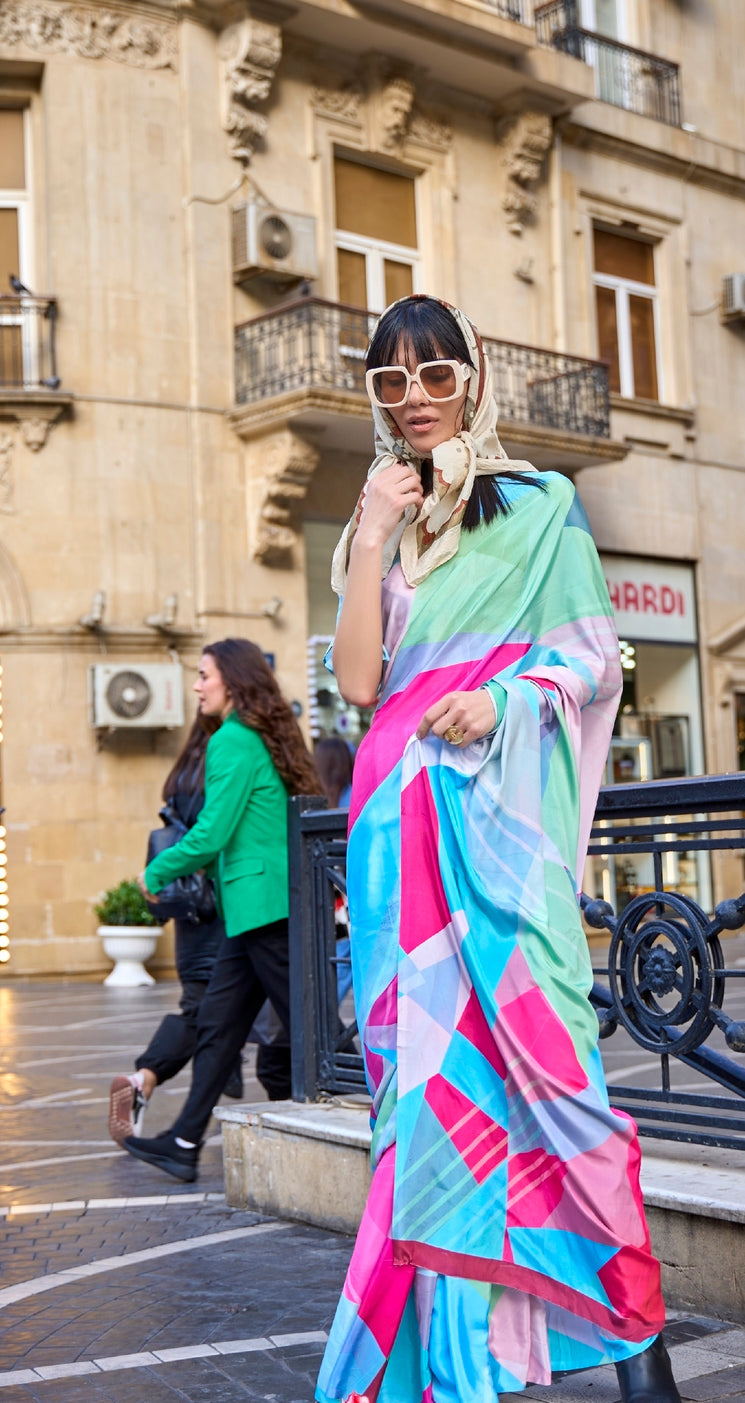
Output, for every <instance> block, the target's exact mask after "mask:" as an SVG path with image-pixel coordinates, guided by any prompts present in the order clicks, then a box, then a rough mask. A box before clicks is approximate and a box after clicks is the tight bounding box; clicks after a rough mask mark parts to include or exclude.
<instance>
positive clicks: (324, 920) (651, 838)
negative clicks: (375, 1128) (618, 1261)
mask: <svg viewBox="0 0 745 1403" xmlns="http://www.w3.org/2000/svg"><path fill="white" fill-rule="evenodd" d="M346 828H347V814H346V811H343V810H338V809H335V810H327V809H325V808H324V807H323V800H316V799H302V798H301V799H294V800H292V801H291V803H290V845H291V846H290V854H291V856H290V884H291V907H290V940H291V955H290V959H291V980H292V1017H293V1029H292V1055H293V1095H294V1097H295V1099H296V1100H301V1101H302V1100H314V1099H316V1098H318V1097H319V1096H323V1095H345V1094H346V1095H348V1094H350V1093H359V1092H362V1091H364V1089H365V1080H364V1074H363V1067H362V1058H361V1055H360V1053H359V1047H358V1043H357V1040H356V1039H357V1028H356V1025H355V1023H354V1021H353V1017H352V1016H350V1014H349V1013H347V1015H346V1019H345V1018H344V1006H342V1012H341V1015H340V1011H339V1007H338V1000H337V989H336V969H337V965H338V960H339V957H338V955H337V946H338V941H337V934H338V931H337V927H336V923H335V916H334V904H335V899H336V896H337V894H338V893H339V892H343V891H345V889H346V880H345V863H346ZM743 854H745V774H738V775H723V776H713V777H706V778H701V779H690V780H661V781H653V782H649V783H645V784H634V785H617V786H610V787H608V788H606V789H603V790H601V793H600V796H599V799H598V805H597V810H596V814H595V822H594V826H593V830H592V836H591V842H590V855H591V857H592V858H593V861H594V872H595V875H596V879H597V883H598V886H599V889H600V890H599V893H595V892H593V893H591V894H590V895H583V897H582V907H583V911H584V918H585V921H586V924H587V926H588V927H589V928H590V929H591V930H596V931H604V932H605V933H606V935H607V937H608V939H609V947H608V958H607V962H605V963H603V964H602V965H601V966H598V967H597V968H595V970H594V973H595V981H596V982H595V986H594V989H593V993H592V1002H593V1004H594V1006H595V1008H596V1011H597V1014H598V1019H599V1023H600V1037H601V1039H606V1038H609V1037H611V1036H613V1035H614V1034H618V1037H619V1039H623V1038H624V1037H626V1038H627V1041H628V1047H629V1049H630V1051H631V1053H632V1054H633V1055H636V1053H635V1049H636V1050H637V1052H638V1049H639V1048H642V1049H643V1050H644V1052H645V1054H646V1055H647V1057H648V1058H649V1059H650V1060H651V1062H652V1063H653V1065H654V1066H655V1067H656V1068H657V1073H658V1074H657V1076H656V1077H654V1076H652V1077H651V1078H650V1079H648V1084H640V1083H639V1082H637V1083H636V1084H629V1085H625V1084H623V1085H620V1084H616V1082H615V1081H611V1082H610V1083H609V1093H610V1099H611V1104H612V1105H613V1106H615V1107H616V1108H617V1109H620V1110H624V1111H627V1112H628V1113H629V1114H631V1115H632V1116H633V1117H634V1119H635V1120H636V1121H637V1124H638V1125H639V1129H640V1132H641V1133H642V1134H643V1135H648V1136H654V1137H656V1138H663V1139H667V1140H686V1141H693V1142H696V1143H700V1144H707V1145H719V1146H725V1147H729V1148H736V1149H745V1063H743V1062H742V1061H741V1060H740V1058H739V1057H738V1056H737V1054H739V1053H742V1052H745V1021H743V1020H745V1003H743V1004H742V1006H741V1008H740V1009H739V1010H737V1009H735V1016H734V1017H733V1016H732V1014H731V1013H730V1012H728V1011H726V1010H725V1007H724V1003H725V995H726V994H727V993H728V992H729V996H730V999H731V1000H732V1001H733V1002H735V1003H736V1002H737V995H738V994H739V993H741V992H743V993H745V991H742V989H741V986H740V985H739V983H738V981H739V980H741V979H742V978H745V967H743V968H740V967H738V966H735V967H732V968H730V967H728V965H727V963H726V960H725V958H724V954H723V949H722V944H721V941H720V936H721V935H722V934H723V933H725V932H733V931H737V930H739V929H740V928H741V927H743V926H745V893H744V892H742V891H740V888H741V887H742V886H743V885H744V883H743V869H742V857H743ZM712 855H714V857H715V860H717V855H718V860H720V861H721V860H722V859H723V858H725V857H727V855H729V862H730V868H731V869H732V864H733V861H734V877H733V872H732V870H730V873H729V880H730V882H734V887H735V890H736V891H737V894H736V895H734V896H730V897H728V898H726V899H724V900H722V901H720V902H719V903H718V904H717V905H716V906H715V907H713V908H712V901H711V896H710V892H711V880H712V874H711V859H712ZM644 861H647V862H648V865H649V871H648V873H647V874H646V880H644V881H640V883H639V889H638V890H637V891H636V892H633V891H632V892H631V893H630V892H629V890H628V886H626V887H625V888H624V893H625V894H624V899H625V900H626V904H625V906H624V907H623V909H622V910H620V911H617V910H614V907H613V905H612V904H611V902H609V901H606V900H605V899H604V897H603V895H602V891H603V889H604V887H605V886H606V885H607V884H608V883H611V886H612V874H613V868H614V865H616V864H619V865H622V866H623V868H624V870H625V871H626V872H628V869H629V865H630V864H631V865H633V866H634V867H635V869H636V870H637V871H638V872H640V873H641V872H643V864H644ZM684 862H685V864H686V869H685V870H686V875H687V881H686V890H681V889H680V886H681V884H680V882H679V880H678V879H679V877H680V872H681V865H682V864H683V863H684ZM676 887H677V888H678V889H676ZM725 948H726V947H725ZM738 1012H741V1014H742V1018H739V1017H737V1013H738ZM733 1053H734V1054H735V1056H732V1055H731V1054H733ZM631 1060H632V1062H633V1056H632V1058H631ZM681 1069H687V1071H686V1075H687V1074H688V1073H690V1072H693V1073H694V1074H695V1082H694V1089H691V1087H690V1084H689V1083H685V1084H684V1085H681V1084H680V1072H681ZM676 1083H677V1084H676ZM722 1093H724V1094H722Z"/></svg>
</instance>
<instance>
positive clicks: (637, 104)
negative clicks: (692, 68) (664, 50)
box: [535, 0, 681, 127]
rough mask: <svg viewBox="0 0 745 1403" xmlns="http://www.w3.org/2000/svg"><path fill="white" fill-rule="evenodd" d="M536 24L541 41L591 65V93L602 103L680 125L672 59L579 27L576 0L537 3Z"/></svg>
mask: <svg viewBox="0 0 745 1403" xmlns="http://www.w3.org/2000/svg"><path fill="white" fill-rule="evenodd" d="M535 28H536V37H537V39H538V42H539V43H540V44H546V45H550V46H551V47H552V48H554V49H560V50H561V52H562V53H565V54H570V55H571V56H572V58H578V59H581V60H582V62H583V63H589V64H590V65H591V66H592V68H593V69H594V71H595V92H596V94H597V96H598V97H599V98H600V99H601V100H602V101H603V102H611V103H613V105H614V106H615V107H625V108H627V109H628V111H630V112H638V113H639V114H640V115H641V116H642V117H653V118H654V119H655V120H656V121H658V122H667V123H668V124H669V125H670V126H673V127H679V126H680V123H681V104H680V73H679V69H678V65H677V64H676V63H670V62H669V61H668V60H667V59H663V58H658V57H657V55H656V54H648V53H645V52H644V50H643V49H634V48H631V47H630V46H629V45H628V44H622V43H621V42H620V41H619V40H618V39H611V38H610V37H609V36H608V35H605V34H597V33H595V32H593V31H592V30H589V29H583V28H582V25H581V19H580V14H579V5H578V3H577V0H549V3H548V4H545V5H537V6H536V10H535Z"/></svg>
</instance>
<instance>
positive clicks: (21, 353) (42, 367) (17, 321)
mask: <svg viewBox="0 0 745 1403" xmlns="http://www.w3.org/2000/svg"><path fill="white" fill-rule="evenodd" d="M56 319H57V303H56V300H55V298H53V297H33V296H31V295H30V294H26V293H22V294H21V295H20V296H16V295H13V296H7V297H0V390H16V389H17V390H56V389H58V387H59V383H60V382H59V377H58V375H57V361H56V353H55V344H54V331H55V323H56Z"/></svg>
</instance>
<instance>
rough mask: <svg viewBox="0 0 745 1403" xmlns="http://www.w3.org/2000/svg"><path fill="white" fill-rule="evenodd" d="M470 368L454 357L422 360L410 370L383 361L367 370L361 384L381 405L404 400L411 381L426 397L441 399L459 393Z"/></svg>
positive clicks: (395, 405)
mask: <svg viewBox="0 0 745 1403" xmlns="http://www.w3.org/2000/svg"><path fill="white" fill-rule="evenodd" d="M472 369H473V367H472V366H470V365H466V364H465V363H463V362H461V361H457V360H425V361H422V363H421V365H418V366H417V368H416V370H415V371H413V373H412V372H411V371H410V370H407V369H406V367H405V366H403V365H383V366H381V367H380V369H378V370H368V371H367V373H366V375H365V386H366V388H367V393H368V395H369V396H370V399H371V400H372V402H373V404H377V405H378V406H379V407H380V408H381V409H397V408H398V406H399V405H401V404H405V403H406V401H407V399H408V398H409V394H410V393H411V386H412V384H417V385H418V386H419V389H420V390H421V392H422V394H423V395H425V396H426V398H427V399H430V400H438V401H440V402H442V401H443V400H448V399H457V397H458V395H460V394H462V393H463V390H464V389H465V385H466V381H467V380H468V377H469V376H470V374H471V371H472Z"/></svg>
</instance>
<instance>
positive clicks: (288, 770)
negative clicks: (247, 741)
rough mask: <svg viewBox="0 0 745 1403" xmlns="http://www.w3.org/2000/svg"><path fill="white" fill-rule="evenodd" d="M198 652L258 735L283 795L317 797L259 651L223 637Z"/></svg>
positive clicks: (296, 733)
mask: <svg viewBox="0 0 745 1403" xmlns="http://www.w3.org/2000/svg"><path fill="white" fill-rule="evenodd" d="M202 652H203V653H208V654H209V656H210V657H212V658H214V660H215V666H216V667H217V670H218V672H219V673H220V676H221V678H222V680H223V682H224V684H225V686H226V688H227V691H228V694H229V696H230V700H231V701H232V703H233V708H234V711H235V714H236V716H237V717H238V720H239V721H242V722H243V725H244V726H250V727H251V729H252V730H253V731H258V733H259V735H260V736H261V739H262V740H263V742H264V744H265V746H266V748H267V750H268V751H269V754H270V755H271V757H272V760H273V761H274V764H275V765H276V767H277V770H278V772H279V774H280V776H281V778H282V779H283V780H284V783H285V785H286V786H287V789H288V791H289V793H290V794H322V793H323V786H322V785H321V781H320V779H319V778H318V774H317V771H316V767H315V765H314V764H313V760H312V757H311V755H310V754H309V752H308V749H307V747H306V744H305V741H304V740H303V737H302V733H301V730H300V727H299V726H298V723H297V721H296V720H295V717H294V715H293V711H292V707H291V706H290V703H289V702H288V701H286V700H285V698H284V697H283V696H282V693H281V692H280V690H279V687H278V686H277V682H276V679H275V677H274V673H273V672H272V670H271V668H270V666H269V664H268V662H267V660H266V658H265V657H264V654H263V653H262V651H261V649H260V648H258V647H257V646H256V644H255V643H251V642H249V640H248V639H247V638H223V639H222V641H221V642H220V643H208V644H207V645H206V647H205V648H203V649H202Z"/></svg>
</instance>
